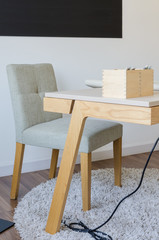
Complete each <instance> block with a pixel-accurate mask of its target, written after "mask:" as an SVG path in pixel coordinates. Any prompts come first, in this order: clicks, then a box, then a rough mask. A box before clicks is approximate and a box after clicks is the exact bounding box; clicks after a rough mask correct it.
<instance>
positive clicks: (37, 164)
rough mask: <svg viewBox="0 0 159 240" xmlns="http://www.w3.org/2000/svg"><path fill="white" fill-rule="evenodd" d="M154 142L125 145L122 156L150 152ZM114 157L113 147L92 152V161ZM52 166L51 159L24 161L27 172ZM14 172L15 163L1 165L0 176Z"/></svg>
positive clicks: (158, 147) (60, 155)
mask: <svg viewBox="0 0 159 240" xmlns="http://www.w3.org/2000/svg"><path fill="white" fill-rule="evenodd" d="M153 144H154V143H148V144H144V145H134V146H123V149H122V156H128V155H132V154H138V153H144V152H149V151H150V150H151V148H152V146H153ZM155 150H156V151H157V150H159V146H157V147H156V149H155ZM61 157H62V153H61V154H59V161H58V166H59V165H60V161H61ZM112 157H113V152H112V149H108V150H106V151H104V150H100V149H99V150H97V151H95V152H93V154H92V161H99V160H104V159H110V158H112ZM79 162H80V158H79V156H78V157H77V162H76V163H79ZM49 167H50V159H40V160H39V159H38V160H37V159H35V160H33V161H29V162H23V167H22V173H26V172H35V171H40V170H44V169H49ZM12 173H13V164H7V165H5V166H0V177H3V176H9V175H12Z"/></svg>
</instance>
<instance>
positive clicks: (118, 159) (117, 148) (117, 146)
mask: <svg viewBox="0 0 159 240" xmlns="http://www.w3.org/2000/svg"><path fill="white" fill-rule="evenodd" d="M113 151H114V176H115V179H114V183H115V186H119V187H121V167H122V138H119V139H117V140H115V141H114V142H113Z"/></svg>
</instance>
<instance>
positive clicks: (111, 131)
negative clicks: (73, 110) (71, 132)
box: [23, 117, 122, 153]
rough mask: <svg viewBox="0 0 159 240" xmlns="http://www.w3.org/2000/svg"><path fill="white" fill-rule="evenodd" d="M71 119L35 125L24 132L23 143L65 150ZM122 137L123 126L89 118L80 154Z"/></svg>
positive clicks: (66, 118) (65, 118)
mask: <svg viewBox="0 0 159 240" xmlns="http://www.w3.org/2000/svg"><path fill="white" fill-rule="evenodd" d="M69 123H70V117H64V118H59V119H56V120H53V121H49V122H45V123H41V124H37V125H34V126H32V127H30V128H28V129H26V130H24V131H23V143H24V144H28V145H33V146H39V147H47V148H52V149H64V146H65V141H66V137H67V132H68V128H69ZM120 137H122V125H121V124H119V123H114V122H110V121H106V120H97V119H91V118H88V119H87V120H86V123H85V127H84V132H83V136H82V140H81V143H80V148H79V152H85V153H89V152H92V151H94V150H95V149H97V148H99V147H102V146H104V145H106V144H108V143H110V142H112V141H114V140H116V139H118V138H120Z"/></svg>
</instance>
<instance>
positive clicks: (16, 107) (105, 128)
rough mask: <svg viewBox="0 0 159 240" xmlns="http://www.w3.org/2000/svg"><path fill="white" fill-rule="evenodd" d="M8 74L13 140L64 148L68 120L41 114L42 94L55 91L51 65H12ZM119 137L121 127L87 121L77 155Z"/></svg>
mask: <svg viewBox="0 0 159 240" xmlns="http://www.w3.org/2000/svg"><path fill="white" fill-rule="evenodd" d="M7 74H8V80H9V86H10V92H11V98H12V104H13V111H14V118H15V126H16V141H17V142H19V143H24V144H28V145H33V146H39V147H47V148H54V149H64V145H65V140H66V136H67V131H68V127H69V122H70V118H61V117H62V115H61V114H58V113H48V112H44V111H43V96H44V93H45V92H51V91H52V92H53V91H57V86H56V80H55V75H54V70H53V67H52V65H51V64H33V65H31V64H11V65H8V66H7ZM120 137H122V125H121V124H118V123H113V122H108V121H104V120H96V119H87V120H86V125H85V128H84V133H83V136H82V141H81V145H80V149H79V151H80V152H86V153H89V152H92V151H93V150H95V149H97V148H99V147H102V146H104V145H105V144H108V143H110V142H112V141H114V140H116V139H118V138H120Z"/></svg>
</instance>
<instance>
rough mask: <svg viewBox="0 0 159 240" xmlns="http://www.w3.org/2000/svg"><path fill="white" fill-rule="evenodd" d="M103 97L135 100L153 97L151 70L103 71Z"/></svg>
mask: <svg viewBox="0 0 159 240" xmlns="http://www.w3.org/2000/svg"><path fill="white" fill-rule="evenodd" d="M102 92H103V97H109V98H135V97H143V96H151V95H153V70H152V69H135V70H127V69H114V70H104V71H103V91H102Z"/></svg>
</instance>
